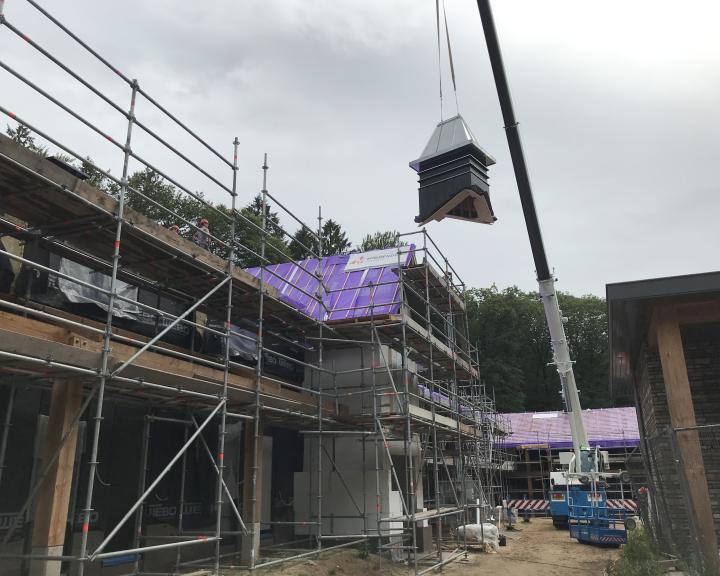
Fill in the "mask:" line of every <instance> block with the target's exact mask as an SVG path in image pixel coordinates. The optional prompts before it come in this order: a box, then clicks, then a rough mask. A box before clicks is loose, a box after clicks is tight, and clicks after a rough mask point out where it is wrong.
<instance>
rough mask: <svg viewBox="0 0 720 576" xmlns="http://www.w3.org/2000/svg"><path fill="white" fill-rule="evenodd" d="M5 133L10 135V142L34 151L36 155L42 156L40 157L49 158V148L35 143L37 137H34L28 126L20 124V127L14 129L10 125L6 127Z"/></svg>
mask: <svg viewBox="0 0 720 576" xmlns="http://www.w3.org/2000/svg"><path fill="white" fill-rule="evenodd" d="M5 133H6V134H7V135H8V137H9V138H10V140H13V141H14V142H17V143H18V144H20V146H23V147H25V148H27V149H28V150H32V151H33V152H35V153H36V154H40V156H47V148H46V147H45V146H40V145H38V144H36V143H35V137H34V136H33V135H32V130H30V128H28V127H27V126H23V125H22V124H18V127H17V128H15V129H13V128H11V127H10V126H9V125H6V128H5Z"/></svg>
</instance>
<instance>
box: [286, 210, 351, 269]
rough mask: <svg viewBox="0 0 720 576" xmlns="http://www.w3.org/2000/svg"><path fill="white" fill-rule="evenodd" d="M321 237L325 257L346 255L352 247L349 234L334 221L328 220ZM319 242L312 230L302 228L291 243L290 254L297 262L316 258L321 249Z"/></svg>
mask: <svg viewBox="0 0 720 576" xmlns="http://www.w3.org/2000/svg"><path fill="white" fill-rule="evenodd" d="M321 236H322V251H323V255H334V254H344V253H345V252H346V251H347V249H348V248H350V246H351V242H350V240H348V237H347V234H346V233H345V231H344V230H343V229H342V227H341V226H340V224H338V223H337V222H335V221H334V220H327V221H326V222H325V224H323V227H322V234H321ZM317 242H318V241H317V237H316V235H315V234H314V233H313V232H312V231H311V230H310V228H308V227H307V226H302V227H301V228H300V229H299V230H298V231H297V232H295V238H294V239H293V240H292V241H291V242H290V254H291V255H292V257H293V259H295V260H304V259H305V258H314V257H315V254H317V253H318V248H319V246H318V243H317Z"/></svg>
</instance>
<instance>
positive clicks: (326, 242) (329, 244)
mask: <svg viewBox="0 0 720 576" xmlns="http://www.w3.org/2000/svg"><path fill="white" fill-rule="evenodd" d="M351 245H352V243H351V242H350V240H348V237H347V234H345V232H344V231H343V229H342V228H341V227H340V224H338V223H337V222H335V220H332V219H330V220H327V221H326V222H325V224H323V227H322V247H323V254H329V255H334V254H344V253H345V252H346V251H347V249H348V248H350V246H351Z"/></svg>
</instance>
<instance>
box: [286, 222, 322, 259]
mask: <svg viewBox="0 0 720 576" xmlns="http://www.w3.org/2000/svg"><path fill="white" fill-rule="evenodd" d="M317 252H318V245H317V237H316V235H315V234H314V233H313V231H312V230H310V228H308V227H307V226H303V227H302V228H300V229H299V230H298V231H297V232H295V238H293V239H292V240H291V241H290V254H291V255H292V257H293V260H304V259H306V258H312V257H314V255H315V254H317Z"/></svg>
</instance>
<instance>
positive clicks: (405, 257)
mask: <svg viewBox="0 0 720 576" xmlns="http://www.w3.org/2000/svg"><path fill="white" fill-rule="evenodd" d="M398 251H399V253H398ZM414 256H415V245H414V244H411V245H410V246H403V247H401V248H400V249H397V248H389V249H385V250H371V251H369V252H357V253H354V254H340V255H336V256H326V257H324V258H322V259H321V260H318V259H317V258H310V259H308V260H300V261H298V262H284V263H282V264H272V265H270V266H266V267H265V268H264V269H262V268H260V267H258V266H255V267H253V268H247V269H246V272H249V273H250V274H252V275H253V276H255V277H256V278H262V280H263V282H265V283H266V284H269V285H270V286H272V287H273V288H275V289H277V291H278V292H279V297H280V299H281V300H282V301H283V302H286V303H287V304H289V305H291V306H292V307H293V308H296V309H297V310H299V311H300V312H303V313H305V314H307V315H308V316H310V317H311V318H314V319H315V320H323V321H328V322H329V321H340V320H357V319H362V318H370V317H371V316H375V317H377V316H384V315H387V314H397V313H398V312H399V311H400V278H399V276H398V272H397V269H398V265H400V266H402V267H407V266H408V265H410V263H411V262H412V261H413V258H414ZM318 273H322V278H323V285H324V286H321V285H320V282H319V281H318V278H317V277H316V274H318ZM261 275H262V276H261ZM318 294H320V296H321V297H322V305H321V304H320V302H319V299H318Z"/></svg>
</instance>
